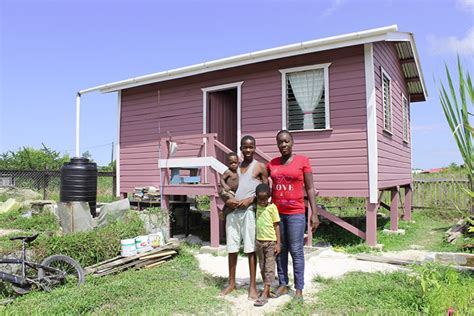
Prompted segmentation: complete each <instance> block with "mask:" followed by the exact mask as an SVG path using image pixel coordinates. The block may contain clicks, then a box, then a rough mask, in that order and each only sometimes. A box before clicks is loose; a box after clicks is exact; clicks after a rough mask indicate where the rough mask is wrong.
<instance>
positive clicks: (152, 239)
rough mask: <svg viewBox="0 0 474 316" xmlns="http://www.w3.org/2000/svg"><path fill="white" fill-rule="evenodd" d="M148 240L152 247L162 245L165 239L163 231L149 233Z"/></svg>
mask: <svg viewBox="0 0 474 316" xmlns="http://www.w3.org/2000/svg"><path fill="white" fill-rule="evenodd" d="M148 242H149V243H150V246H152V247H153V248H157V247H160V246H163V245H164V244H165V241H164V239H163V233H162V232H157V233H155V234H149V235H148Z"/></svg>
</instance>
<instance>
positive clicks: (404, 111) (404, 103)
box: [402, 95, 408, 143]
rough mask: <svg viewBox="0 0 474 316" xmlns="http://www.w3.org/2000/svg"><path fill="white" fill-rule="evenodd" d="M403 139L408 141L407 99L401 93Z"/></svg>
mask: <svg viewBox="0 0 474 316" xmlns="http://www.w3.org/2000/svg"><path fill="white" fill-rule="evenodd" d="M402 114H403V140H404V141H405V142H407V143H408V100H407V98H406V97H405V96H404V95H402Z"/></svg>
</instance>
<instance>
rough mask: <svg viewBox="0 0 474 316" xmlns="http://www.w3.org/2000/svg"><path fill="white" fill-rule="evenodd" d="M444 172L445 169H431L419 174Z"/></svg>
mask: <svg viewBox="0 0 474 316" xmlns="http://www.w3.org/2000/svg"><path fill="white" fill-rule="evenodd" d="M444 170H446V168H432V169H428V170H423V171H422V172H421V173H438V172H442V171H444Z"/></svg>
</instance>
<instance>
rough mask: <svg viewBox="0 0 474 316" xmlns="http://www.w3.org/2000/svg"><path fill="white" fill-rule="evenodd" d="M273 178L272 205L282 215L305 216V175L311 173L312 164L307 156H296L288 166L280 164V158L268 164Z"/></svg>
mask: <svg viewBox="0 0 474 316" xmlns="http://www.w3.org/2000/svg"><path fill="white" fill-rule="evenodd" d="M267 170H268V173H269V174H270V177H271V178H272V182H273V184H272V203H274V204H275V205H276V206H277V207H278V211H279V212H280V213H281V214H304V212H305V205H304V191H303V186H304V174H305V173H306V172H311V164H310V163H309V159H308V158H307V157H305V156H299V155H295V156H294V157H293V160H292V161H291V162H290V163H289V164H288V165H282V164H281V163H280V157H278V158H275V159H272V161H270V162H269V163H268V164H267Z"/></svg>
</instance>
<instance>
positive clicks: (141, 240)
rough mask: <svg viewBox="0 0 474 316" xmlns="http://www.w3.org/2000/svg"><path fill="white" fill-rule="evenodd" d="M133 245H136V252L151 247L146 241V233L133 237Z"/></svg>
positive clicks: (147, 249) (144, 250)
mask: <svg viewBox="0 0 474 316" xmlns="http://www.w3.org/2000/svg"><path fill="white" fill-rule="evenodd" d="M135 247H137V251H138V253H142V252H146V251H149V250H151V249H153V247H152V246H150V243H149V242H148V235H143V236H138V237H135Z"/></svg>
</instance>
